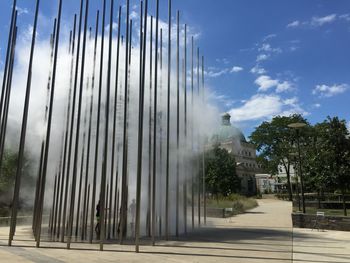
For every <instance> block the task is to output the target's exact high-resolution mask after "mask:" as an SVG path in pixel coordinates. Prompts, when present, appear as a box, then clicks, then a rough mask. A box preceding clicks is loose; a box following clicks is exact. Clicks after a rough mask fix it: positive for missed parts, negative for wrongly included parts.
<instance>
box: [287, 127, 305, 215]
mask: <svg viewBox="0 0 350 263" xmlns="http://www.w3.org/2000/svg"><path fill="white" fill-rule="evenodd" d="M305 126H306V123H302V122H296V123H291V124H288V127H289V128H292V129H295V130H296V134H297V147H298V158H299V176H300V186H301V199H302V205H303V213H304V214H305V195H304V178H303V172H302V170H301V156H300V129H301V128H303V127H305Z"/></svg>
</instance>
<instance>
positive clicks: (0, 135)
mask: <svg viewBox="0 0 350 263" xmlns="http://www.w3.org/2000/svg"><path fill="white" fill-rule="evenodd" d="M12 22H13V25H14V26H13V27H12V29H11V30H12V35H11V45H10V48H9V49H10V50H9V51H10V54H9V61H8V62H9V65H8V68H7V70H6V72H4V76H3V80H4V81H5V79H6V81H5V87H4V90H3V91H4V94H3V97H2V98H3V99H4V101H3V104H4V109H3V110H4V111H3V118H1V117H0V119H1V121H0V174H1V170H2V162H3V155H4V151H5V138H6V128H7V118H8V109H9V103H10V96H11V92H10V90H11V86H12V73H13V65H14V56H15V46H16V41H17V26H16V24H17V11H16V12H15V16H14V20H13V21H12Z"/></svg>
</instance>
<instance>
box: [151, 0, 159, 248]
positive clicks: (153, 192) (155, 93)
mask: <svg viewBox="0 0 350 263" xmlns="http://www.w3.org/2000/svg"><path fill="white" fill-rule="evenodd" d="M158 30H159V0H157V1H156V32H155V33H156V40H155V51H154V63H155V65H154V106H153V108H154V109H153V121H154V123H153V188H152V245H153V246H154V245H155V235H156V187H157V184H156V179H157V89H158Z"/></svg>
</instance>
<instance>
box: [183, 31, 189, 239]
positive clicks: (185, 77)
mask: <svg viewBox="0 0 350 263" xmlns="http://www.w3.org/2000/svg"><path fill="white" fill-rule="evenodd" d="M184 49H185V50H184V51H185V52H184V53H185V54H184V69H183V75H184V76H183V93H184V104H185V105H184V122H185V123H184V126H185V127H184V128H185V130H184V132H185V138H184V142H185V147H187V24H185V38H184ZM184 158H185V157H184ZM187 164H188V162H187V160H185V161H184V166H185V171H184V232H185V234H186V233H187V179H188V178H187V168H186V167H187Z"/></svg>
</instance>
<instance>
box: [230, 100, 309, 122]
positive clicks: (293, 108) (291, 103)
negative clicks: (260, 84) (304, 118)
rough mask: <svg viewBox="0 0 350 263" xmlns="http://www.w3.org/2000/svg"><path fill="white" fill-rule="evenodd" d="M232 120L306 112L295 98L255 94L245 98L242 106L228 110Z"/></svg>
mask: <svg viewBox="0 0 350 263" xmlns="http://www.w3.org/2000/svg"><path fill="white" fill-rule="evenodd" d="M229 113H230V115H231V118H232V120H233V121H236V122H241V121H252V120H264V119H270V118H272V117H274V116H276V115H290V114H293V113H301V114H307V112H305V111H304V110H303V109H302V108H301V107H300V105H299V104H298V99H297V98H295V97H294V98H291V99H286V100H283V99H282V98H281V97H280V96H278V95H274V94H270V95H265V94H257V95H254V96H252V97H251V98H250V99H249V100H247V101H246V102H245V103H244V104H243V105H242V106H240V107H238V108H233V109H231V110H230V111H229Z"/></svg>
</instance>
